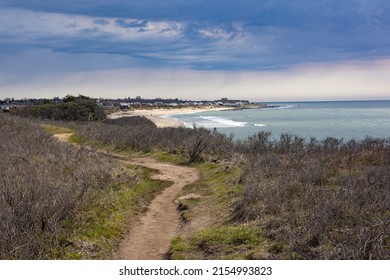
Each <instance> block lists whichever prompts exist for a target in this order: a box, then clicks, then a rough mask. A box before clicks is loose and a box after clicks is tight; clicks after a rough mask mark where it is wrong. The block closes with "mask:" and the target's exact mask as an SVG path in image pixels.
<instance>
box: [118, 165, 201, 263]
mask: <svg viewBox="0 0 390 280" xmlns="http://www.w3.org/2000/svg"><path fill="white" fill-rule="evenodd" d="M130 162H131V163H133V164H136V165H142V166H145V167H148V168H153V169H157V170H159V171H160V172H161V174H157V175H155V176H154V178H156V179H160V180H169V181H172V182H173V184H172V186H170V187H168V188H166V189H165V190H164V191H163V193H161V194H160V195H158V196H157V197H155V199H154V200H153V201H152V202H151V203H150V205H149V207H148V211H147V212H146V213H145V214H144V215H143V216H142V217H141V219H140V220H139V222H138V223H137V224H136V225H134V226H133V229H132V230H131V231H130V233H129V234H128V235H127V236H126V237H125V239H124V240H123V242H122V244H121V246H120V248H119V251H118V253H117V254H116V255H115V258H116V259H127V260H162V259H164V258H165V255H166V253H167V252H168V250H169V246H170V241H171V240H172V238H173V237H174V236H176V235H177V234H178V229H179V223H180V217H179V213H178V211H177V209H176V207H177V205H176V204H175V203H174V202H173V201H174V200H175V199H176V197H177V195H178V194H179V193H180V191H181V190H182V189H183V188H184V186H186V185H188V184H191V183H193V182H194V181H196V180H198V178H199V175H198V172H197V171H196V169H194V168H190V167H184V166H176V165H171V164H167V163H161V162H158V161H156V160H155V159H153V158H138V159H132V160H131V161H130Z"/></svg>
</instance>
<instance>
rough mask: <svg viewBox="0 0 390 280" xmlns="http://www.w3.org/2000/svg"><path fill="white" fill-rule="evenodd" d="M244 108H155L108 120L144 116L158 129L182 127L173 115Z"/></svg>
mask: <svg viewBox="0 0 390 280" xmlns="http://www.w3.org/2000/svg"><path fill="white" fill-rule="evenodd" d="M241 109H244V108H236V107H185V108H166V109H163V108H158V109H156V108H153V109H135V110H126V111H124V110H122V111H119V112H115V113H112V114H109V115H108V116H107V118H109V119H117V118H123V117H133V116H143V117H145V118H148V119H149V120H151V121H152V122H154V124H155V125H156V126H157V127H160V128H163V127H180V126H184V123H183V122H180V121H178V120H176V119H174V118H172V117H170V116H171V115H181V114H193V113H202V112H213V111H233V110H241Z"/></svg>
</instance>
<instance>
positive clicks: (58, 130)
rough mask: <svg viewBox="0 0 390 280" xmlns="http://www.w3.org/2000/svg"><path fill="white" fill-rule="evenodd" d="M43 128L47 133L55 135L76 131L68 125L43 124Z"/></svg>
mask: <svg viewBox="0 0 390 280" xmlns="http://www.w3.org/2000/svg"><path fill="white" fill-rule="evenodd" d="M42 127H43V129H44V130H45V132H46V133H48V134H51V135H54V134H65V133H75V130H74V129H71V128H68V127H60V126H54V125H48V124H43V125H42Z"/></svg>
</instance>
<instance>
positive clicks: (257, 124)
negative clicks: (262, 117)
mask: <svg viewBox="0 0 390 280" xmlns="http://www.w3.org/2000/svg"><path fill="white" fill-rule="evenodd" d="M254 126H267V125H266V124H263V123H255V124H254Z"/></svg>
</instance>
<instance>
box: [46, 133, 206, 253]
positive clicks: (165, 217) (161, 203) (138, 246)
mask: <svg viewBox="0 0 390 280" xmlns="http://www.w3.org/2000/svg"><path fill="white" fill-rule="evenodd" d="M70 135H71V134H56V135H54V137H56V138H57V139H58V140H60V141H63V142H68V141H69V140H68V139H69V136H70ZM98 152H101V153H103V154H105V155H110V156H112V157H115V158H117V159H119V160H120V161H121V162H122V163H123V164H129V163H130V164H134V165H140V166H144V167H147V168H152V169H156V170H158V171H159V174H156V175H154V176H153V178H155V179H159V180H168V181H172V182H173V184H172V185H171V186H170V187H168V188H166V189H165V190H164V191H163V192H162V193H161V194H159V195H158V196H156V197H155V198H154V199H153V200H152V202H151V203H150V204H149V206H148V210H147V211H146V212H145V213H144V214H143V215H142V216H141V217H140V218H139V219H138V221H137V222H136V223H134V224H132V226H131V229H130V231H129V233H128V234H127V235H126V236H124V239H123V241H122V243H121V244H120V246H119V249H118V252H116V253H114V254H113V258H114V259H125V260H162V259H164V258H165V256H166V254H167V253H168V251H169V247H170V242H171V240H172V238H174V237H175V236H176V235H178V233H179V225H180V216H179V212H178V211H177V205H176V204H175V203H174V200H175V199H176V198H177V196H178V194H179V193H180V192H181V190H182V189H183V188H184V187H185V186H186V185H188V184H191V183H193V182H195V181H196V180H198V179H199V173H198V171H197V170H196V169H195V168H191V167H186V166H178V165H173V164H168V163H163V162H159V161H157V160H156V159H154V158H127V157H125V156H123V155H119V154H115V153H109V152H106V151H98Z"/></svg>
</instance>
